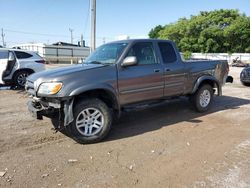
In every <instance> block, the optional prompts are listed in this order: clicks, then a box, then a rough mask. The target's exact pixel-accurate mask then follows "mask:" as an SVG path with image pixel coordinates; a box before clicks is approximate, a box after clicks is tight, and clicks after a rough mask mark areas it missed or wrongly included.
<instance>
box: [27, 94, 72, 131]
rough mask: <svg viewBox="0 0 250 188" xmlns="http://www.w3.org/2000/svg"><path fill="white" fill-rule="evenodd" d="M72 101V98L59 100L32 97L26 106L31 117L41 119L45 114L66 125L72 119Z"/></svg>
mask: <svg viewBox="0 0 250 188" xmlns="http://www.w3.org/2000/svg"><path fill="white" fill-rule="evenodd" d="M73 101H74V100H73V99H72V98H66V99H65V98H64V99H61V100H60V99H53V98H37V97H32V98H31V100H29V101H28V103H27V106H28V110H29V112H30V113H31V115H32V117H34V118H36V119H39V120H42V119H43V116H45V117H48V118H51V119H56V120H58V121H60V122H61V123H60V125H63V126H67V125H69V124H70V123H71V122H72V121H73V120H74V117H73ZM58 128H60V127H58Z"/></svg>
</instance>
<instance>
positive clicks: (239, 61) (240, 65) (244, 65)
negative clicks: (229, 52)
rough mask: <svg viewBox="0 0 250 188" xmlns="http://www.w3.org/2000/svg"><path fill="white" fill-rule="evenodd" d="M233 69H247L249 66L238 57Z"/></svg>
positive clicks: (234, 61) (234, 60)
mask: <svg viewBox="0 0 250 188" xmlns="http://www.w3.org/2000/svg"><path fill="white" fill-rule="evenodd" d="M231 66H232V67H247V66H248V64H246V63H244V62H242V61H241V60H240V59H239V57H236V58H235V59H233V63H232V65H231Z"/></svg>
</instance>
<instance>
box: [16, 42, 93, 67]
mask: <svg viewBox="0 0 250 188" xmlns="http://www.w3.org/2000/svg"><path fill="white" fill-rule="evenodd" d="M12 47H13V48H18V49H24V50H29V51H35V52H37V53H38V54H39V55H40V56H42V57H43V58H44V59H45V60H46V61H47V62H49V63H78V62H81V61H82V60H84V59H86V57H87V56H88V55H89V54H90V48H89V47H86V46H85V45H83V46H80V45H75V44H70V43H66V42H57V43H54V44H52V45H47V44H44V43H27V44H20V45H15V46H12Z"/></svg>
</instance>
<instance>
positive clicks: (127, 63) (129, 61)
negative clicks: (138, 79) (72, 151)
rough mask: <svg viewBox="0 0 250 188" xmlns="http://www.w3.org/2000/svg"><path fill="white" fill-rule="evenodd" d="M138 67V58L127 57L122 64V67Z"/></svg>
mask: <svg viewBox="0 0 250 188" xmlns="http://www.w3.org/2000/svg"><path fill="white" fill-rule="evenodd" d="M133 65H137V58H136V57H135V56H129V57H126V58H125V59H124V60H123V62H122V67H127V66H133Z"/></svg>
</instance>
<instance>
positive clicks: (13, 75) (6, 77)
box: [0, 48, 45, 88]
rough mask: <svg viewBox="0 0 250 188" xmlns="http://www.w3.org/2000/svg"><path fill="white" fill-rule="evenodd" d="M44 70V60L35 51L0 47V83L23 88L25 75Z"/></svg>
mask: <svg viewBox="0 0 250 188" xmlns="http://www.w3.org/2000/svg"><path fill="white" fill-rule="evenodd" d="M43 70H45V60H44V59H43V58H42V57H41V56H39V55H38V54H37V53H35V52H28V51H24V50H18V49H6V48H0V84H4V85H13V84H14V85H16V86H18V87H21V88H23V87H24V86H25V82H26V77H27V76H29V75H30V74H32V73H35V72H40V71H43Z"/></svg>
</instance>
